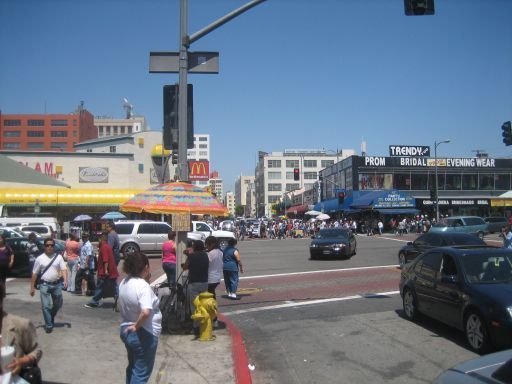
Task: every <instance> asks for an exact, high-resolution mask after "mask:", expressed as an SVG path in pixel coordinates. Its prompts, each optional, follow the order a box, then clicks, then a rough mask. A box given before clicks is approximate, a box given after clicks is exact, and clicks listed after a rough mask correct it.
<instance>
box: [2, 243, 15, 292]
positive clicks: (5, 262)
mask: <svg viewBox="0 0 512 384" xmlns="http://www.w3.org/2000/svg"><path fill="white" fill-rule="evenodd" d="M5 239H6V237H5V235H1V236H0V283H3V284H5V280H6V279H7V272H8V271H9V269H11V268H12V266H13V264H14V253H13V252H12V249H11V247H9V246H8V245H7V243H6V241H5Z"/></svg>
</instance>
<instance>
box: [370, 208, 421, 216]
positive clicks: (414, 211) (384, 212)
mask: <svg viewBox="0 0 512 384" xmlns="http://www.w3.org/2000/svg"><path fill="white" fill-rule="evenodd" d="M376 211H378V212H379V213H380V214H382V215H417V214H418V213H420V210H419V209H413V208H396V209H393V208H388V209H384V208H383V209H376Z"/></svg>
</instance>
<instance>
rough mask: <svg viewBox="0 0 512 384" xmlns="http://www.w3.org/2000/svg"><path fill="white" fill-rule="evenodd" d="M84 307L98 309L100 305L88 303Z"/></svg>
mask: <svg viewBox="0 0 512 384" xmlns="http://www.w3.org/2000/svg"><path fill="white" fill-rule="evenodd" d="M84 307H85V308H98V304H94V303H87V304H84Z"/></svg>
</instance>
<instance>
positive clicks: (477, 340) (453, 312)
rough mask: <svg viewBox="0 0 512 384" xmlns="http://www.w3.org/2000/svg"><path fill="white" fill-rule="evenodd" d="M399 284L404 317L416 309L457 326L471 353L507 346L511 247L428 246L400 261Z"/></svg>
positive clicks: (511, 316) (511, 339)
mask: <svg viewBox="0 0 512 384" xmlns="http://www.w3.org/2000/svg"><path fill="white" fill-rule="evenodd" d="M399 288H400V295H401V296H402V300H403V309H404V314H405V317H406V318H408V319H410V320H413V319H415V318H416V317H417V316H418V314H419V313H421V314H424V315H427V316H428V317H431V318H434V319H436V320H439V321H441V322H443V323H445V324H448V325H449V326H452V327H455V328H457V329H460V330H462V331H463V332H464V333H465V336H466V340H467V342H468V344H469V347H470V348H471V349H472V350H474V351H475V352H477V353H485V352H487V351H488V350H490V349H491V348H493V347H502V346H510V345H512V250H510V249H506V248H497V247H491V246H453V247H441V248H434V249H431V250H429V251H427V252H425V253H423V254H421V255H420V256H418V257H417V258H416V260H414V261H413V262H412V263H409V264H407V265H405V267H404V268H403V269H402V273H401V279H400V284H399Z"/></svg>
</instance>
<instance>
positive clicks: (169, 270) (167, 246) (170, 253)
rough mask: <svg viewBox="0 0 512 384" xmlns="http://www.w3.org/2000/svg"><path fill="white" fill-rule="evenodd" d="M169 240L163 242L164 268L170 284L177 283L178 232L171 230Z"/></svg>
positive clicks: (168, 235)
mask: <svg viewBox="0 0 512 384" xmlns="http://www.w3.org/2000/svg"><path fill="white" fill-rule="evenodd" d="M167 238H168V239H169V241H166V242H165V243H163V244H162V268H163V270H164V272H165V274H166V275H167V282H168V283H169V284H174V283H176V243H175V242H174V240H175V239H176V232H174V231H169V233H168V234H167Z"/></svg>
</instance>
